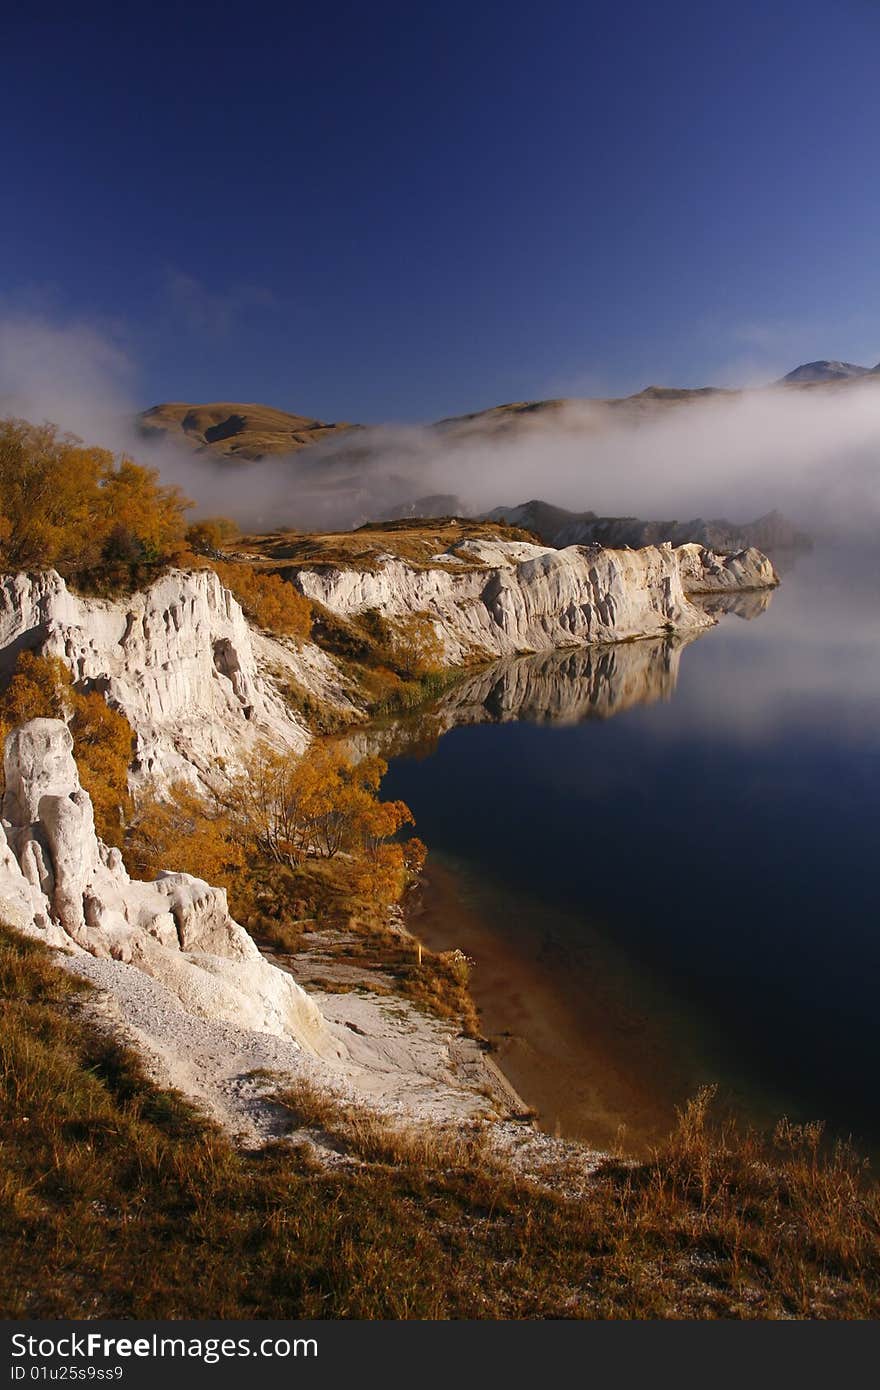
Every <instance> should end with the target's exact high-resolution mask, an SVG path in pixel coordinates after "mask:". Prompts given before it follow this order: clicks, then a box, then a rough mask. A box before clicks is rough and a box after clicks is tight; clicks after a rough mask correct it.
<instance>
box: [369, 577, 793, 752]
mask: <svg viewBox="0 0 880 1390" xmlns="http://www.w3.org/2000/svg"><path fill="white" fill-rule="evenodd" d="M771 597H772V591H762V592H756V593H747V594H718V595H712V596H711V597H710V598H707V599H702V600H701V603H702V604H703V606H704V607H706V610H707V611H708V612H710V613H712V615H713V616H717V617H720V616H721V615H722V614H725V613H727V614H733V615H735V616H736V617H738V618H745V619H746V620H750V619H752V618H757V617H760V615H761V614H762V613H764V612H765V611H766V609H767V607H768V606H769V604H770V601H771ZM706 636H709V638H710V640H711V632H710V633H708V634H707V633H694V634H691V635H688V636H686V637H685V636H671V637H664V638H657V639H644V640H642V641H637V642H616V643H610V644H606V645H603V646H591V647H566V648H565V649H564V650H561V651H555V652H540V653H538V654H537V655H535V656H514V657H506V658H505V659H504V660H503V661H496V662H494V663H493V664H492V665H491V666H486V667H482V668H481V669H480V670H478V671H474V672H472V673H471V674H470V675H466V676H464V677H463V678H462V679H461V680H460V681H457V682H456V684H455V685H454V686H452V687H451V689H449V690H448V691H447V692H446V693H445V694H444V695H443V696H441V698H440V699H439V700H437V701H435V702H434V703H433V704H431V705H429V706H425V707H424V708H422V709H419V710H416V711H414V712H413V713H412V714H410V715H407V716H404V717H402V718H398V719H395V720H394V721H393V722H389V723H388V724H385V725H379V726H374V727H372V728H370V729H367V730H362V731H358V732H357V733H353V734H351V735H349V738H348V742H349V744H350V746H351V748H352V751H353V752H354V753H355V755H356V756H361V755H363V754H364V753H380V754H381V755H382V756H383V757H385V758H390V757H397V756H401V755H408V756H410V757H413V756H416V757H418V756H420V755H421V756H427V755H428V754H430V753H432V752H433V751H434V749H435V748H436V746H437V741H438V740H439V739H440V738H442V736H443V735H444V734H446V733H448V732H449V731H450V729H454V728H457V727H459V726H461V725H466V724H504V723H508V722H511V721H516V720H521V721H524V722H526V723H529V724H559V725H567V724H580V723H582V722H583V721H585V720H588V719H613V718H614V716H615V715H617V714H623V713H624V712H625V711H626V710H629V709H632V708H634V707H635V706H636V705H651V704H655V703H656V702H657V701H662V700H669V699H671V698H672V696H673V694H674V693H675V688H676V685H677V684H678V674H679V665H680V662H681V656H682V652H683V651H684V649H685V647H688V646H690V645H691V643H693V642H698V641H700V640H701V639H702V638H704V637H706Z"/></svg>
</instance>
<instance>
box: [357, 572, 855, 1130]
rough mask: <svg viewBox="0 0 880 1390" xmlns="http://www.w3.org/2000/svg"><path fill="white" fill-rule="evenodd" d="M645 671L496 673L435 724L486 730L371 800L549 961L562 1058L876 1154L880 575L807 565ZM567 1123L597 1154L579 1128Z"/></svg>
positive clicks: (409, 763) (656, 658)
mask: <svg viewBox="0 0 880 1390" xmlns="http://www.w3.org/2000/svg"><path fill="white" fill-rule="evenodd" d="M637 645H639V646H640V647H641V646H643V644H637ZM612 650H614V649H612ZM617 650H619V651H622V650H623V649H617ZM627 650H630V651H631V650H632V649H627ZM646 650H648V653H649V654H648V656H646V657H645V658H644V660H643V661H641V665H639V662H638V661H637V663H636V664H637V667H638V669H636V670H634V669H633V666H632V659H631V658H630V660H629V664H626V663H624V664H623V665H622V667H621V669H619V670H614V669H612V670H611V671H605V672H599V673H597V672H596V670H595V668H594V669H592V670H590V671H588V672H587V673H586V674H585V673H584V672H583V671H578V670H574V671H567V670H565V669H564V665H563V669H560V670H555V669H553V670H550V672H549V674H548V671H547V669H546V664H544V665H542V664H541V663H537V665H536V671H535V675H534V679H533V680H531V683H530V676H529V671H528V668H527V667H521V668H520V669H519V671H518V673H516V675H515V679H511V677H510V675H509V674H508V675H507V676H506V677H505V676H504V675H503V670H502V673H501V679H500V685H496V686H495V687H494V688H490V689H489V690H488V693H487V690H486V682H484V683H483V685H482V686H478V688H476V689H475V691H474V692H473V699H472V700H471V701H470V702H469V701H468V699H467V698H465V699H464V700H463V701H460V706H461V707H460V708H459V709H458V710H457V711H456V712H453V713H452V714H450V715H448V716H447V717H448V718H462V719H465V720H468V721H473V720H484V721H485V722H469V723H466V724H462V725H460V726H458V727H453V728H452V729H451V730H450V731H449V732H447V733H445V734H444V735H443V736H442V737H441V738H440V739H439V741H438V743H437V745H436V751H434V752H433V753H432V754H431V756H428V757H425V756H420V757H419V758H414V757H409V756H406V755H404V756H400V757H396V758H394V759H393V760H392V763H391V767H390V770H389V774H388V778H387V780H386V783H385V785H384V791H385V793H386V794H387V795H392V796H395V797H401V798H403V800H405V801H406V802H408V803H409V805H410V806H411V807H412V809H413V811H414V813H415V816H416V821H417V825H418V833H419V834H420V835H421V836H422V838H423V839H424V840H425V841H426V842H427V843H428V845H429V847H430V848H431V849H432V851H436V852H438V853H439V854H440V855H441V856H445V857H446V859H447V862H448V863H452V864H454V866H455V867H456V870H457V872H458V874H459V876H460V882H461V884H462V885H463V887H462V891H463V892H465V891H467V892H469V893H471V895H473V894H477V895H478V896H479V900H480V901H479V907H480V911H481V912H482V913H483V916H484V919H485V921H486V922H487V923H488V925H489V928H490V929H491V930H492V931H493V932H494V933H495V934H496V936H497V937H498V939H499V940H502V941H503V938H504V934H505V932H509V933H510V936H511V942H512V944H514V945H515V947H516V950H517V951H518V952H519V954H520V959H521V960H527V959H528V957H529V955H530V952H531V954H532V955H533V957H534V959H535V960H539V959H540V960H542V961H543V962H544V964H545V965H547V963H548V961H549V965H547V968H548V970H549V975H548V979H550V980H551V983H552V988H553V989H554V990H556V991H557V993H558V1001H559V1008H560V1012H561V1014H564V1015H565V1016H566V1017H567V1018H569V1019H570V1020H573V1022H571V1023H570V1024H569V1035H570V1036H568V1041H567V1042H566V1041H565V1040H563V1042H562V1043H561V1044H560V1047H561V1048H563V1049H564V1048H566V1047H568V1045H569V1043H571V1044H572V1045H574V1044H573V1041H572V1040H573V1037H574V1033H575V1032H577V1031H578V1029H582V1031H583V1033H584V1035H585V1036H588V1037H589V1038H590V1046H591V1047H592V1048H593V1050H594V1051H595V1049H596V1048H597V1047H598V1046H600V1045H601V1047H602V1048H603V1049H606V1050H607V1053H608V1056H607V1062H608V1066H609V1073H610V1074H613V1073H617V1074H618V1075H620V1074H621V1073H622V1072H625V1071H626V1070H627V1068H629V1069H630V1070H631V1071H638V1070H639V1069H642V1071H643V1073H644V1074H643V1075H642V1077H641V1079H640V1081H641V1085H640V1088H639V1087H637V1088H636V1089H635V1091H634V1092H633V1097H634V1098H633V1099H632V1100H631V1101H630V1102H629V1103H630V1105H631V1107H632V1108H633V1109H637V1108H638V1106H639V1104H640V1102H639V1101H638V1099H637V1096H638V1093H639V1090H640V1089H641V1092H642V1093H644V1092H645V1091H646V1090H647V1089H648V1088H650V1086H651V1085H652V1084H653V1085H655V1087H656V1089H657V1091H658V1092H659V1093H660V1094H661V1095H662V1096H663V1097H664V1105H666V1107H667V1108H668V1109H669V1110H670V1112H671V1109H672V1106H673V1105H674V1104H675V1103H678V1102H679V1101H680V1100H681V1099H683V1098H684V1094H683V1093H684V1091H685V1090H688V1089H689V1090H692V1089H693V1088H694V1087H695V1085H696V1084H698V1083H699V1082H701V1081H714V1082H717V1083H718V1084H719V1086H720V1089H721V1092H722V1094H727V1095H728V1096H730V1097H731V1098H732V1101H733V1102H734V1103H735V1105H736V1106H737V1107H738V1108H739V1109H742V1110H745V1111H746V1112H747V1113H749V1114H750V1115H752V1116H753V1117H756V1118H758V1119H760V1120H761V1121H764V1120H766V1119H767V1118H768V1117H770V1116H771V1115H772V1114H773V1113H774V1112H776V1111H781V1110H784V1111H785V1112H787V1113H788V1114H790V1115H793V1116H795V1117H800V1118H806V1117H814V1116H815V1117H821V1118H824V1119H825V1120H827V1121H828V1123H829V1125H830V1126H831V1127H832V1128H833V1129H834V1130H835V1131H836V1132H845V1133H850V1132H852V1133H853V1134H854V1135H855V1136H857V1137H858V1138H859V1139H860V1140H861V1141H862V1142H863V1143H865V1144H866V1145H868V1146H870V1147H872V1148H874V1147H876V1145H877V1144H878V1141H880V1114H878V1106H877V1102H876V1078H877V1071H878V1063H880V1041H878V1029H877V1000H878V985H880V920H878V901H880V842H878V814H877V813H878V809H880V578H878V566H877V562H876V560H875V558H874V556H873V555H867V554H860V555H859V556H858V557H857V562H855V561H854V559H853V557H852V556H851V555H848V554H847V553H845V552H841V551H838V552H832V551H822V550H817V551H815V552H814V553H812V554H811V555H807V556H803V557H801V558H800V559H799V561H798V562H797V564H796V565H795V567H794V568H793V569H792V570H791V571H790V572H789V573H788V574H787V575H785V576H784V579H783V583H782V586H781V587H780V589H779V590H778V591H777V593H776V594H775V595H774V596H773V598H772V601H771V602H770V604H769V607H768V608H767V609H766V611H764V612H763V613H761V614H760V615H758V616H754V617H752V618H751V620H744V619H743V618H740V617H736V616H731V615H727V616H724V617H723V618H722V619H721V621H720V623H719V625H718V627H716V628H715V629H713V630H712V631H710V632H709V633H707V634H706V635H705V636H704V637H701V638H700V639H699V640H697V641H695V642H692V643H690V644H689V645H687V646H686V647H685V648H684V649H683V650H682V651H680V652H677V653H676V652H674V651H670V650H669V649H663V648H659V647H653V648H651V649H646ZM676 667H677V669H676ZM530 684H531V688H530ZM490 685H491V683H490ZM451 698H452V700H453V703H454V701H455V699H456V698H460V697H457V696H455V695H453V697H451ZM591 701H592V703H591ZM517 710H520V711H522V712H523V713H525V714H526V715H527V718H522V719H517V718H516V717H515V716H516V713H517ZM560 715H562V717H563V718H571V717H575V718H576V719H577V720H578V722H573V723H559V722H553V721H554V720H555V719H558V718H559V716H560ZM499 719H503V722H492V721H494V720H499ZM536 721H542V722H536ZM418 732H419V730H418V726H417V725H416V724H414V725H413V736H414V737H416V736H417V734H418ZM422 732H423V729H422ZM421 751H422V754H423V752H424V749H422V750H421ZM518 902H521V903H523V904H526V903H527V904H529V910H528V911H527V912H525V911H524V912H523V913H522V914H521V915H520V914H518V913H516V911H512V910H511V904H512V903H514V904H516V903H518ZM530 924H531V925H530ZM532 938H533V939H532ZM554 953H555V954H554ZM554 959H555V960H556V966H555V968H554V964H553V962H554ZM585 962H586V964H587V966H588V973H585V969H586V966H585ZM603 962H606V963H607V974H608V978H607V979H604V978H603V974H602V972H603ZM475 988H476V989H477V994H478V997H479V961H478V965H477V974H476V975H475ZM610 995H613V996H614V997H615V999H616V1000H617V1004H616V1005H609V1003H608V999H609V996H610ZM597 999H601V1000H602V1001H603V1003H602V1004H601V1006H596V1004H595V1001H596V1000H597ZM603 1010H604V1014H603V1017H605V1019H606V1022H607V1021H608V1020H610V1023H609V1024H608V1026H606V1027H603V1029H602V1030H601V1033H602V1036H601V1042H600V1041H597V1038H596V1036H595V1028H594V1027H593V1025H594V1023H595V1018H591V1013H594V1012H596V1013H597V1016H598V1013H602V1012H603ZM496 1012H497V1010H496ZM501 1013H502V1015H503V1008H502V1010H501ZM633 1019H636V1020H637V1031H638V1030H641V1032H640V1045H639V1046H638V1047H636V1046H634V1044H633V1041H632V1036H631V1034H632V1027H630V1026H629V1025H630V1024H632V1021H633ZM615 1020H616V1021H615ZM633 1026H636V1025H633ZM591 1030H592V1031H591ZM618 1035H619V1036H618ZM526 1042H528V1039H526ZM533 1061H534V1058H533ZM561 1061H562V1059H560V1063H561ZM553 1062H554V1058H553V1056H552V1045H550V1047H549V1053H548V1049H547V1047H545V1049H544V1053H543V1054H542V1065H546V1066H552V1065H553ZM568 1062H569V1064H571V1062H572V1058H571V1056H569V1058H568ZM533 1071H534V1069H533ZM660 1072H664V1073H665V1074H664V1075H658V1073H660ZM597 1084H598V1086H599V1089H600V1090H601V1083H597ZM594 1089H595V1088H594ZM526 1099H529V1096H528V1095H527V1096H526ZM606 1099H608V1097H606ZM614 1105H615V1106H616V1108H617V1110H618V1111H622V1113H623V1118H624V1120H625V1121H626V1122H628V1123H630V1124H631V1125H633V1127H634V1128H635V1129H638V1126H639V1115H638V1114H635V1113H633V1114H629V1115H627V1114H626V1108H627V1101H626V1099H623V1100H621V1098H620V1095H619V1094H618V1095H617V1097H616V1098H615V1099H614ZM574 1128H575V1129H576V1130H578V1132H581V1133H586V1134H587V1137H590V1136H589V1133H588V1131H589V1128H590V1125H589V1114H588V1113H585V1114H584V1115H582V1116H581V1117H580V1121H579V1123H577V1124H575V1125H574Z"/></svg>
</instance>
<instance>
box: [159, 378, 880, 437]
mask: <svg viewBox="0 0 880 1390" xmlns="http://www.w3.org/2000/svg"><path fill="white" fill-rule="evenodd" d="M869 377H875V378H877V380H878V382H880V363H878V364H877V366H876V367H862V366H859V365H858V364H856V363H853V362H838V361H833V360H830V359H827V360H826V359H822V360H819V361H816V362H805V363H802V364H801V365H800V366H799V367H795V368H794V370H793V371H791V372H789V373H788V374H787V375H786V376H784V377H782V378H781V379H780V381H778V382H776V383H774V384H775V385H776V386H784V387H785V388H786V389H789V388H791V389H795V388H796V389H807V390H814V389H821V388H822V387H823V386H828V387H846V386H848V385H850V384H852V383H854V382H857V381H861V380H864V379H865V378H869ZM740 394H741V393H740V392H739V391H737V390H733V389H728V388H725V387H720V386H701V387H680V388H679V387H672V386H647V387H645V389H644V390H643V391H637V392H636V393H635V394H634V395H631V396H614V397H559V398H556V399H550V400H537V401H511V402H508V403H506V404H504V405H496V406H490V407H489V408H488V409H486V410H477V411H472V412H470V413H469V414H465V415H454V416H449V417H447V418H446V419H443V420H437V421H436V422H435V423H434V424H433V425H431V426H429V427H428V428H430V429H431V430H433V431H435V432H436V433H437V434H438V435H442V436H443V437H444V438H446V439H449V440H451V441H453V442H455V443H460V442H462V441H465V440H469V439H472V438H474V437H479V438H487V439H488V438H497V437H498V436H507V435H511V436H513V435H516V436H517V437H522V436H527V435H528V433H529V432H530V431H532V430H537V429H541V428H543V427H544V426H545V425H547V424H548V423H553V424H554V425H555V426H556V427H558V428H559V429H563V430H565V429H569V430H571V431H573V432H577V433H578V434H584V435H589V434H590V433H593V432H596V433H598V432H601V431H602V430H603V429H605V428H607V427H608V426H609V425H613V424H617V423H620V422H625V423H627V424H631V425H636V426H637V425H639V424H641V423H642V422H643V421H645V422H647V421H650V420H653V419H656V418H657V417H658V416H659V415H664V414H666V412H668V411H670V410H677V409H681V408H685V407H688V406H694V405H699V404H701V403H702V402H705V401H709V400H717V399H725V398H726V399H730V398H734V397H736V396H738V395H740ZM136 425H137V428H138V431H139V433H140V434H141V436H142V437H143V439H144V440H145V441H148V442H149V441H153V442H161V441H163V440H168V441H179V442H182V443H184V444H186V445H187V446H188V447H189V448H192V449H194V450H197V451H199V452H202V453H208V454H212V455H214V456H215V457H217V458H221V459H222V458H229V459H241V460H244V461H252V460H256V459H261V458H266V457H268V456H271V455H276V456H279V457H282V456H286V455H291V454H297V453H299V452H301V451H302V450H303V449H309V448H312V447H313V446H314V445H316V444H320V443H322V442H324V441H326V440H329V439H337V438H339V437H340V436H343V435H346V434H348V435H353V434H355V433H356V432H357V433H358V434H359V435H360V436H361V438H360V440H359V442H358V445H357V447H358V448H360V447H363V448H365V449H366V450H368V451H369V450H370V448H371V441H370V440H369V431H370V428H371V427H370V426H365V425H357V424H353V423H350V422H348V421H332V422H330V421H326V420H320V419H317V418H315V417H314V416H310V415H298V414H294V413H292V412H290V411H286V410H278V409H276V408H275V407H273V406H267V405H258V404H246V403H241V402H235V401H214V402H209V403H207V404H201V405H199V404H193V403H190V402H187V401H166V402H164V403H162V404H161V405H154V406H152V407H151V408H150V409H149V410H144V411H142V412H141V413H140V414H139V415H138V416H137V417H136ZM352 445H353V446H354V440H352Z"/></svg>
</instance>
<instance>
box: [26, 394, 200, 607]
mask: <svg viewBox="0 0 880 1390" xmlns="http://www.w3.org/2000/svg"><path fill="white" fill-rule="evenodd" d="M191 505H192V504H191V503H190V502H188V501H187V499H186V498H185V497H183V495H182V494H181V492H180V491H179V489H178V488H176V487H165V486H163V485H162V484H161V483H160V481H159V474H158V472H157V471H156V470H155V469H152V468H144V467H142V466H141V465H140V464H138V463H135V462H134V461H133V460H132V459H129V458H126V457H124V456H123V457H121V458H117V457H115V456H114V455H113V454H112V453H111V452H110V451H109V450H107V449H98V448H93V447H90V446H87V445H85V444H83V442H82V440H80V439H77V438H75V436H73V435H69V434H61V433H59V431H58V430H57V428H56V426H54V425H50V424H47V425H39V426H38V425H31V424H28V422H27V421H25V420H13V419H7V420H0V563H2V565H3V566H4V567H5V568H6V569H14V570H27V569H48V568H55V569H58V570H59V571H60V572H61V573H62V574H63V575H64V576H65V577H66V578H69V579H73V580H76V581H78V582H79V583H90V582H91V583H100V582H102V581H106V582H108V583H130V582H136V581H139V580H140V579H141V578H143V577H145V572H147V571H149V569H150V568H151V567H155V566H157V565H161V564H164V563H167V562H168V561H170V560H173V559H175V558H177V556H178V555H179V554H180V553H181V547H182V544H183V536H184V528H185V515H184V514H185V512H186V509H187V508H188V507H189V506H191Z"/></svg>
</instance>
